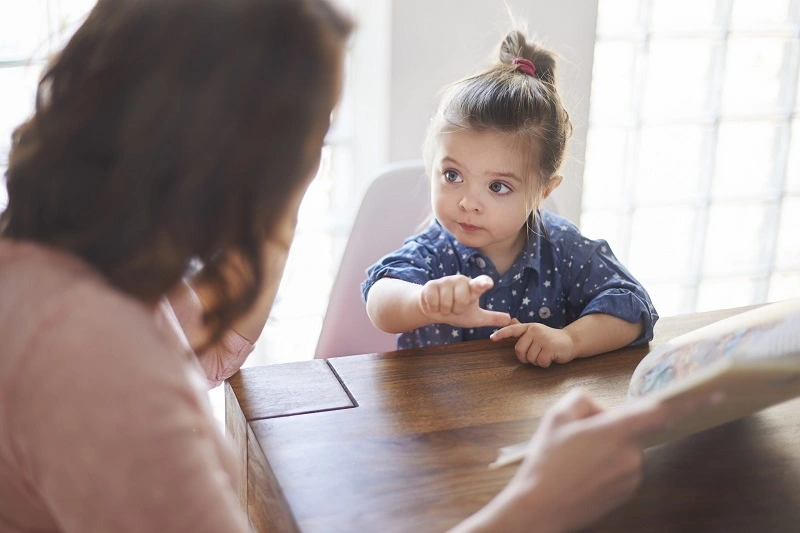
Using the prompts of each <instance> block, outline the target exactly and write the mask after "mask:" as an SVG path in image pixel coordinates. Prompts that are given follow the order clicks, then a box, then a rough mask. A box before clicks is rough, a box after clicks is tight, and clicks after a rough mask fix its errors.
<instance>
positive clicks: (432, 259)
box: [361, 235, 446, 301]
mask: <svg viewBox="0 0 800 533" xmlns="http://www.w3.org/2000/svg"><path fill="white" fill-rule="evenodd" d="M444 275H446V274H445V265H444V264H443V263H442V260H441V258H440V255H439V251H438V250H437V248H436V246H435V245H434V244H433V243H431V242H428V239H427V238H426V237H425V236H424V235H423V236H419V237H412V238H411V239H409V240H407V241H406V242H405V244H404V245H403V247H402V248H400V249H398V250H396V251H394V252H392V253H390V254H388V255H385V256H384V257H382V258H381V259H380V261H378V262H377V263H375V264H374V265H372V266H371V267H369V268H368V269H367V279H366V280H364V282H363V283H362V284H361V296H362V297H363V298H364V301H366V300H367V294H368V293H369V290H370V289H371V288H372V286H373V285H374V284H375V282H377V281H378V280H379V279H381V278H394V279H399V280H402V281H407V282H409V283H416V284H417V285H424V284H425V283H427V282H428V281H430V280H432V279H438V278H441V277H442V276H444Z"/></svg>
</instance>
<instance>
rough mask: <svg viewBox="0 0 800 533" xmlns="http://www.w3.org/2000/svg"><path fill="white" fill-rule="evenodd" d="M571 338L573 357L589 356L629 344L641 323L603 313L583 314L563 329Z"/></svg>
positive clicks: (638, 332)
mask: <svg viewBox="0 0 800 533" xmlns="http://www.w3.org/2000/svg"><path fill="white" fill-rule="evenodd" d="M563 331H564V332H566V333H567V335H569V337H570V339H572V343H573V345H574V352H573V353H574V357H576V358H577V357H591V356H592V355H597V354H600V353H605V352H610V351H611V350H616V349H618V348H622V347H624V346H627V345H629V344H630V343H632V342H633V341H634V340H636V339H637V338H639V336H640V335H641V334H642V325H641V324H639V323H634V322H628V321H627V320H623V319H621V318H617V317H615V316H612V315H606V314H603V313H593V314H591V315H584V316H582V317H580V318H579V319H578V320H576V321H575V322H573V323H572V324H569V325H568V326H566V327H565V328H564V330H563Z"/></svg>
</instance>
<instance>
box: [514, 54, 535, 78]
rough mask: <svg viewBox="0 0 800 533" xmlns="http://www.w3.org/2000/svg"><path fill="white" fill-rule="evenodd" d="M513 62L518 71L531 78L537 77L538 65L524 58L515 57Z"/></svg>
mask: <svg viewBox="0 0 800 533" xmlns="http://www.w3.org/2000/svg"><path fill="white" fill-rule="evenodd" d="M511 62H512V63H513V64H515V65H516V66H517V70H520V71H522V72H524V73H525V74H527V75H528V76H531V77H534V76H536V65H534V64H533V62H532V61H531V60H530V59H525V58H524V57H515V58H514V59H513V60H512V61H511Z"/></svg>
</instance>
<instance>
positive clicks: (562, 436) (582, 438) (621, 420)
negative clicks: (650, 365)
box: [453, 390, 669, 533]
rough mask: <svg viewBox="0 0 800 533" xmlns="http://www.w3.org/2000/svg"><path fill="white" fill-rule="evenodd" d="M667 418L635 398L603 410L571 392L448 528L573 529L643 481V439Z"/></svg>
mask: <svg viewBox="0 0 800 533" xmlns="http://www.w3.org/2000/svg"><path fill="white" fill-rule="evenodd" d="M668 423H669V417H668V415H667V412H666V409H665V408H664V407H663V406H662V405H660V404H656V403H653V402H648V401H638V402H635V403H632V404H628V405H625V406H622V407H619V408H616V409H613V410H604V409H602V408H601V407H600V406H599V405H598V404H597V403H595V401H594V400H592V399H591V398H590V397H589V396H587V395H586V393H584V392H582V391H578V390H574V391H572V392H570V393H569V394H567V395H566V396H565V397H564V398H562V399H561V401H559V402H558V403H557V404H556V405H555V406H553V407H552V408H551V409H550V410H549V411H548V412H547V413H546V414H545V416H544V417H543V419H542V422H541V424H540V426H539V429H538V430H537V431H536V434H535V435H534V436H533V439H532V440H531V443H530V448H529V449H528V453H527V456H526V458H525V460H524V461H523V463H522V465H521V466H520V467H519V469H518V470H517V472H516V474H515V475H514V477H513V478H512V480H511V481H510V482H509V484H508V485H507V486H506V487H505V489H503V491H502V492H500V494H498V495H497V497H495V499H494V500H492V501H491V502H490V503H489V504H488V505H487V506H486V507H484V508H483V509H481V510H480V511H479V512H478V513H476V514H475V515H473V516H472V517H470V518H469V519H468V520H467V521H465V522H464V523H462V524H461V525H459V526H458V527H456V528H455V529H454V530H453V531H454V532H456V531H458V532H465V531H504V532H514V531H530V530H531V527H532V525H534V524H535V530H536V531H540V532H545V533H547V532H564V531H574V530H576V529H580V528H582V527H585V526H587V525H589V524H591V523H592V522H594V521H595V520H597V519H599V518H600V517H601V516H603V515H605V514H606V513H608V512H609V511H611V510H612V509H614V508H615V507H617V506H619V505H620V504H622V503H623V502H625V501H627V500H628V499H629V498H630V497H631V496H632V495H633V494H634V493H635V491H636V489H637V488H638V487H639V484H640V483H641V481H642V478H643V466H644V459H643V442H644V441H646V437H647V435H648V434H649V433H650V432H653V431H657V430H660V429H662V428H663V427H665V426H666V425H667V424H668Z"/></svg>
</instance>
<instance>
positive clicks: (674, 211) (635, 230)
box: [628, 207, 697, 281]
mask: <svg viewBox="0 0 800 533" xmlns="http://www.w3.org/2000/svg"><path fill="white" fill-rule="evenodd" d="M696 216H697V215H696V213H695V210H694V209H692V208H690V207H654V208H643V209H637V210H636V213H635V215H634V217H633V224H632V225H631V226H632V234H631V245H630V246H631V249H632V250H636V254H635V255H632V256H631V258H630V260H629V261H628V266H629V268H630V269H631V271H632V272H633V274H634V275H635V276H639V275H642V274H644V273H647V278H648V279H653V280H659V281H680V279H681V276H680V275H678V273H681V272H685V271H686V269H687V266H688V264H689V252H690V249H689V246H687V245H686V243H688V242H691V240H692V239H691V236H692V234H693V233H694V231H695V228H696ZM676 278H677V279H676Z"/></svg>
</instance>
